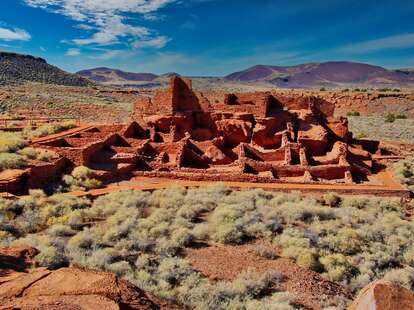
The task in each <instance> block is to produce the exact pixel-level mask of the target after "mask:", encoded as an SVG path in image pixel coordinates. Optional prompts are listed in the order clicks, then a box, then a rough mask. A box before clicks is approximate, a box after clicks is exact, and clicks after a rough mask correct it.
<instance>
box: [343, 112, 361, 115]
mask: <svg viewBox="0 0 414 310" xmlns="http://www.w3.org/2000/svg"><path fill="white" fill-rule="evenodd" d="M346 115H347V116H360V115H361V113H359V112H358V111H351V112H348V113H346Z"/></svg>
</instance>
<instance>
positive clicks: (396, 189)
mask: <svg viewBox="0 0 414 310" xmlns="http://www.w3.org/2000/svg"><path fill="white" fill-rule="evenodd" d="M381 178H382V179H384V180H385V181H386V182H384V183H385V184H386V185H382V186H380V185H359V184H354V185H346V184H335V185H326V184H303V183H297V184H295V183H249V182H220V184H223V185H224V186H228V187H230V188H234V189H255V188H262V189H265V190H271V191H282V192H283V191H302V192H304V193H315V194H320V193H323V192H327V191H332V192H336V193H338V194H344V195H346V194H350V195H375V196H385V197H409V194H410V193H409V191H408V190H407V189H405V188H404V187H402V186H401V185H400V184H398V183H397V182H396V181H393V180H392V177H391V176H390V175H388V174H383V175H382V176H381ZM214 184H217V182H213V181H189V180H178V179H168V178H152V177H137V178H134V179H131V180H129V181H123V182H119V183H113V184H109V185H108V186H106V187H104V188H101V189H96V190H91V191H89V192H82V191H78V192H71V193H68V195H72V196H77V197H81V196H91V197H98V196H102V195H105V194H108V193H112V192H116V191H123V190H155V189H163V188H167V187H171V186H183V187H203V186H211V185H214Z"/></svg>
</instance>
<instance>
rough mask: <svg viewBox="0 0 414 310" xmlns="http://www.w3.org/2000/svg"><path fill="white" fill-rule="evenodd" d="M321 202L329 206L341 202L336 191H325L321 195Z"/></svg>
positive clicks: (334, 205)
mask: <svg viewBox="0 0 414 310" xmlns="http://www.w3.org/2000/svg"><path fill="white" fill-rule="evenodd" d="M322 200H323V202H324V203H325V204H326V205H328V206H330V207H338V206H339V204H340V203H341V198H340V197H339V196H338V195H337V194H336V193H332V192H329V193H326V194H325V195H323V197H322Z"/></svg>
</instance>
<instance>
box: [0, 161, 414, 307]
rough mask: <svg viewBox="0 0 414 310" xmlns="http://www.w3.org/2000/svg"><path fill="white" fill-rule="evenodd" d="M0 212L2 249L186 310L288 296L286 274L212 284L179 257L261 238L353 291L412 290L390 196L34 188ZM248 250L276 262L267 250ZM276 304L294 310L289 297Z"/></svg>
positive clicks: (405, 243) (406, 240)
mask: <svg viewBox="0 0 414 310" xmlns="http://www.w3.org/2000/svg"><path fill="white" fill-rule="evenodd" d="M403 167H404V169H403V171H406V169H407V167H408V166H406V165H403ZM409 167H411V166H409ZM408 170H409V169H408ZM402 173H403V175H405V176H406V177H410V174H409V173H405V172H402ZM404 173H405V174H404ZM82 175H83V174H82ZM411 176H412V175H411ZM0 206H1V208H0V219H1V220H0V236H1V238H2V243H3V244H4V245H7V244H29V245H33V246H35V247H37V248H38V249H39V250H40V254H39V255H38V256H36V258H35V262H36V264H38V265H40V266H47V267H49V268H57V267H59V266H64V265H68V264H71V265H77V266H82V267H86V268H95V269H100V270H107V271H112V272H115V273H116V274H117V275H119V276H121V277H124V278H125V279H128V280H129V281H131V282H132V283H134V284H136V285H137V286H139V287H141V288H143V289H145V290H146V291H149V292H151V293H153V294H155V295H156V296H158V297H160V298H164V299H166V300H169V301H171V302H175V303H179V304H181V305H184V306H186V307H189V308H192V309H206V308H209V309H211V308H214V309H228V308H229V307H233V306H234V307H236V308H237V309H239V308H243V309H250V308H249V307H256V308H257V307H259V308H265V309H266V305H274V303H276V305H278V304H279V302H281V299H283V300H285V299H284V298H282V296H284V295H283V294H282V292H279V291H280V287H281V286H280V283H281V281H283V277H282V276H281V275H280V274H278V273H274V272H271V273H266V274H255V273H252V272H247V273H243V274H241V275H240V277H239V278H237V279H236V280H234V281H232V282H226V281H218V282H215V283H213V282H209V281H208V280H207V279H206V278H204V277H203V276H202V275H200V274H199V273H198V272H196V271H195V270H193V268H192V267H191V266H190V265H189V263H188V262H187V261H186V260H185V258H183V257H182V256H181V253H182V249H184V248H185V247H191V246H192V245H193V244H194V243H195V242H218V243H223V244H240V243H246V242H250V241H251V240H254V239H265V240H267V242H270V243H273V244H274V245H275V246H279V247H281V249H282V255H283V256H285V257H290V258H293V259H294V260H295V261H296V262H297V263H298V264H299V265H300V266H302V267H304V268H308V269H311V270H314V271H316V272H320V273H321V274H322V275H323V276H325V277H326V278H328V279H330V280H332V281H336V282H339V283H342V284H344V285H346V286H348V287H350V288H352V289H354V290H355V291H357V290H358V289H360V288H361V287H363V286H365V285H366V284H368V283H369V282H371V281H373V280H375V279H380V278H386V279H389V280H392V281H396V282H399V283H401V284H403V285H405V286H407V287H410V286H411V285H412V284H413V278H412V276H411V274H412V272H411V270H412V268H414V241H413V240H412V238H411V236H412V234H413V233H414V225H413V224H412V222H411V220H410V219H408V218H406V212H405V209H406V208H410V207H412V206H411V205H408V206H407V205H404V204H403V203H401V202H399V201H397V200H387V199H375V198H371V199H368V198H365V199H362V198H355V197H340V196H338V195H336V194H334V193H328V194H326V195H324V196H323V197H321V198H320V199H317V198H313V197H305V196H302V195H301V194H299V193H290V194H273V193H268V192H266V191H263V190H252V191H231V190H229V189H227V188H225V187H222V186H216V187H206V188H200V189H184V188H170V189H165V190H156V191H154V192H153V193H148V192H136V191H126V192H116V193H113V194H110V195H106V196H103V197H100V198H98V199H96V200H95V201H94V202H90V201H89V200H87V199H78V198H72V197H68V196H63V195H55V196H51V197H47V196H45V195H44V194H43V193H42V192H39V191H34V192H32V193H31V195H30V196H28V197H25V198H21V199H19V200H16V201H10V200H4V199H2V200H0ZM254 253H256V255H258V256H261V257H264V258H266V259H275V258H276V256H275V255H274V253H271V251H269V250H268V248H265V247H260V246H257V247H256V248H255V250H254ZM285 297H286V296H285ZM281 304H283V305H284V306H286V309H294V308H298V306H297V305H295V302H294V301H293V299H292V298H291V297H289V298H286V300H285V301H284V302H283V303H281ZM338 307H339V304H338ZM253 309H254V308H253Z"/></svg>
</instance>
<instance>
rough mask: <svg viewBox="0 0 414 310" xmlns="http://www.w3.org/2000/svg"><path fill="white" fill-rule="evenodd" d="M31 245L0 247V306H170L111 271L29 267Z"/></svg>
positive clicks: (88, 309)
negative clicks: (52, 269)
mask: <svg viewBox="0 0 414 310" xmlns="http://www.w3.org/2000/svg"><path fill="white" fill-rule="evenodd" d="M35 254H37V251H36V250H35V249H33V248H27V247H20V248H0V267H1V268H2V271H1V273H0V309H4V310H5V309H56V310H57V309H59V310H60V309H61V310H64V309H65V310H66V309H77V310H78V309H79V310H95V309H105V310H106V309H108V310H112V309H113V310H120V309H137V310H138V309H139V310H146V309H148V310H149V309H173V307H170V306H168V305H166V304H165V303H162V302H160V301H158V300H156V299H154V298H152V297H151V296H149V295H147V294H146V293H145V292H143V291H142V290H140V289H138V288H136V287H134V286H133V285H131V284H130V283H129V282H127V281H124V280H121V279H118V278H117V277H116V276H115V275H114V274H111V273H107V272H98V271H91V270H84V269H78V268H61V269H59V270H56V271H50V270H47V269H44V268H36V269H29V266H30V263H31V258H32V257H33V256H34V255H35Z"/></svg>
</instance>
